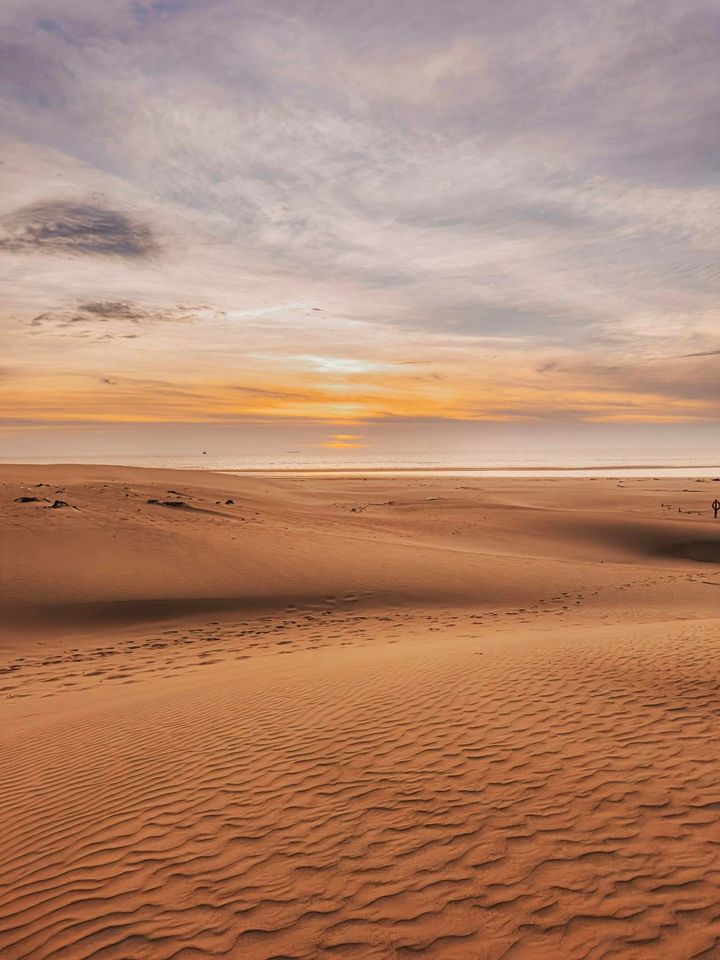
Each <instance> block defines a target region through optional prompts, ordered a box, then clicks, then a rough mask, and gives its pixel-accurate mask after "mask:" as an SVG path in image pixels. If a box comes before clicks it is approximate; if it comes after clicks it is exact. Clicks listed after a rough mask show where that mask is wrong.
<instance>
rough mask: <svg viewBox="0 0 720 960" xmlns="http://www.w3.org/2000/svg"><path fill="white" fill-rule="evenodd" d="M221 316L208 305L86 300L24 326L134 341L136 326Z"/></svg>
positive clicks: (81, 336)
mask: <svg viewBox="0 0 720 960" xmlns="http://www.w3.org/2000/svg"><path fill="white" fill-rule="evenodd" d="M220 316H223V311H219V310H214V309H213V308H211V307H209V306H208V305H207V304H201V305H196V306H190V305H187V304H172V305H169V306H166V307H157V306H149V305H144V304H142V303H135V302H134V301H131V300H87V301H81V302H80V303H78V304H77V305H75V306H71V307H59V308H57V309H54V310H46V311H45V312H44V313H39V314H37V316H35V317H33V318H32V319H31V320H28V321H27V325H28V326H29V327H33V328H35V332H36V333H38V334H42V333H43V332H44V333H46V334H48V333H49V334H52V335H54V336H71V337H79V338H90V339H91V340H115V339H117V340H135V339H137V338H138V337H139V336H140V334H139V333H138V332H137V330H136V329H135V328H137V327H142V326H152V325H157V324H164V323H182V324H185V323H193V322H197V321H200V320H203V319H210V320H214V319H217V318H218V317H220ZM99 324H102V326H99ZM129 325H130V330H128V326H129Z"/></svg>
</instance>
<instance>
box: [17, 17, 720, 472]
mask: <svg viewBox="0 0 720 960" xmlns="http://www.w3.org/2000/svg"><path fill="white" fill-rule="evenodd" d="M611 8H612V11H613V12H612V13H608V15H607V16H605V17H600V16H599V15H598V18H597V20H594V19H593V16H594V15H593V16H589V15H588V16H586V14H588V11H590V10H591V9H595V8H594V7H592V8H591V5H588V4H585V3H580V4H577V5H574V6H573V7H572V9H568V8H567V7H563V8H562V9H561V8H560V7H557V8H556V6H555V5H552V4H550V5H545V4H535V3H531V2H529V0H527V2H526V0H523V2H522V3H521V4H519V5H518V4H515V5H512V10H510V9H508V11H507V12H503V11H501V10H500V9H499V8H497V7H496V6H495V5H489V4H484V3H479V4H478V3H466V2H460V0H458V2H453V3H451V4H450V5H449V6H448V7H447V9H445V8H443V11H442V12H441V11H440V10H439V8H438V7H436V6H434V5H428V4H425V3H420V4H419V5H417V6H416V7H413V14H414V16H412V17H409V16H406V15H405V14H404V4H397V5H387V6H386V7H385V8H384V9H383V10H382V11H380V12H379V13H378V12H377V11H375V12H374V13H372V14H371V12H370V9H369V7H368V8H367V9H366V7H365V5H358V4H352V3H347V4H346V3H339V4H334V5H333V6H332V10H330V8H328V7H326V6H323V5H316V4H312V3H309V4H306V5H300V6H299V7H294V6H293V7H291V6H289V5H285V4H274V3H271V4H268V5H264V6H263V7H262V9H261V10H258V9H256V8H255V7H252V8H251V7H250V6H248V5H246V4H243V3H241V4H234V3H228V2H227V0H208V2H203V3H199V2H195V0H177V2H173V3H172V4H165V3H156V2H150V0H148V2H145V3H131V2H129V0H128V2H125V0H118V2H113V3H110V4H98V5H91V4H84V3H80V2H79V0H62V2H60V3H53V4H49V3H47V2H45V0H32V2H30V3H16V2H11V3H9V4H4V5H3V11H2V13H1V14H0V17H1V18H2V19H1V20H0V25H1V26H2V29H3V35H4V36H5V37H6V38H7V39H8V41H9V42H11V43H12V44H13V45H14V47H13V49H15V50H21V51H23V54H22V56H21V55H20V54H18V55H17V56H11V57H7V58H6V59H5V64H4V70H5V72H6V73H7V79H8V80H9V83H8V85H7V86H6V88H5V93H4V94H3V99H2V101H1V105H2V111H3V115H4V131H5V133H4V138H3V141H2V159H3V167H2V170H3V176H2V188H1V190H2V193H1V195H0V259H1V260H2V263H3V266H4V272H3V274H4V277H5V283H4V291H3V292H4V296H3V300H2V305H1V306H0V311H1V312H0V325H1V328H2V366H1V368H0V406H1V420H0V436H2V440H3V446H4V448H5V449H6V450H7V451H8V452H9V453H12V451H13V450H15V449H18V450H22V451H24V452H26V453H32V452H33V451H35V449H36V448H37V450H38V451H40V450H41V449H42V447H43V444H45V443H47V442H53V440H52V438H53V437H57V436H59V435H58V434H57V431H58V429H61V428H62V429H65V428H72V429H73V430H74V431H76V432H75V434H74V436H75V437H80V436H82V435H83V434H82V428H83V425H87V426H88V428H89V427H91V426H93V425H98V424H104V425H106V426H107V429H108V431H109V433H108V437H110V436H111V435H117V436H118V437H119V436H120V434H119V433H118V432H117V429H118V427H120V426H123V425H125V426H132V425H133V424H146V425H150V426H153V425H154V426H153V429H152V430H151V429H150V426H148V430H147V431H146V433H145V434H144V436H145V437H146V439H145V440H143V443H142V447H143V450H138V452H143V451H144V450H146V449H152V448H153V446H154V444H155V443H156V442H163V438H165V437H167V436H168V435H169V434H168V433H167V430H168V428H169V427H172V429H173V431H174V433H173V436H174V437H175V438H176V440H177V444H178V445H179V446H178V449H181V448H182V449H184V446H183V440H182V436H183V434H182V430H181V429H180V428H181V427H182V425H184V424H185V425H186V424H208V425H224V426H225V427H227V429H228V430H230V429H231V428H232V427H234V428H237V430H238V431H239V432H238V433H237V434H235V435H231V434H230V433H228V438H229V439H228V442H235V441H234V440H233V439H232V438H233V436H234V437H235V438H236V439H237V438H242V437H243V436H245V433H244V432H243V431H244V428H245V427H246V426H247V425H249V424H252V423H254V422H258V421H262V422H263V423H265V424H266V430H267V431H268V432H269V434H268V435H272V431H273V430H276V435H277V446H278V449H281V448H283V447H284V446H285V445H286V444H287V440H288V436H289V433H290V432H291V426H292V424H296V425H297V428H298V435H297V436H298V440H297V442H298V444H301V445H302V444H307V445H309V446H310V447H311V446H316V445H317V444H318V443H320V444H321V445H322V446H324V447H326V448H328V449H339V450H342V449H353V448H357V449H365V448H367V447H370V448H373V447H374V446H375V444H376V440H374V439H373V433H372V431H370V432H368V431H367V430H364V431H363V430H360V429H358V436H352V437H342V436H330V435H329V434H327V433H326V437H329V439H325V440H318V436H321V435H322V434H318V433H317V432H314V433H313V432H312V431H313V429H314V428H313V425H323V424H326V425H327V424H330V425H332V424H338V425H340V426H342V425H351V426H355V427H361V426H363V425H368V424H371V425H372V424H375V425H377V424H379V423H388V424H390V423H395V424H398V425H399V424H401V423H403V422H405V421H411V422H412V423H413V424H414V425H417V424H418V423H422V422H424V423H425V424H426V437H427V442H428V445H429V447H433V445H435V444H436V443H437V442H438V438H439V437H440V436H441V434H442V433H443V427H442V424H443V423H475V424H484V423H494V424H508V429H511V427H512V425H513V424H527V423H538V424H551V425H552V424H555V425H557V424H559V425H562V424H586V425H587V427H588V429H589V430H592V428H593V425H594V424H618V425H635V426H636V427H638V429H639V427H640V426H641V425H643V424H650V425H666V426H667V428H668V430H670V431H671V430H672V429H673V425H678V424H686V425H688V426H689V427H690V428H692V429H695V428H697V429H699V430H704V429H705V428H706V427H707V425H709V424H713V423H714V422H716V421H717V418H718V414H719V413H720V389H719V387H718V384H719V383H720V377H718V360H719V358H720V308H719V307H718V304H719V303H720V299H718V280H719V278H720V274H718V271H717V262H718V240H717V237H718V231H717V227H718V219H719V217H718V212H719V210H720V190H719V189H718V186H717V182H716V181H717V177H716V164H715V162H714V159H713V150H712V149H711V143H710V141H709V140H708V136H709V135H708V134H706V131H707V129H710V128H711V124H709V120H708V118H709V117H711V115H712V113H713V110H714V109H715V108H714V104H715V102H716V93H717V84H716V83H715V80H716V79H717V66H716V58H714V57H712V58H711V57H710V51H709V50H707V51H706V52H707V53H708V57H706V58H703V50H705V46H704V44H706V43H709V42H710V41H709V40H707V41H706V40H705V38H706V37H709V36H711V35H712V30H708V29H707V25H706V24H704V21H703V18H702V17H700V16H695V15H694V13H695V12H696V11H697V9H698V5H697V4H695V3H685V2H681V3H677V4H673V5H672V6H667V5H664V4H663V11H664V18H665V19H664V23H665V27H666V29H665V31H664V33H663V34H662V37H661V38H660V39H658V36H657V35H656V34H655V32H654V30H653V27H652V22H651V19H650V18H643V17H642V16H641V11H640V10H636V8H635V7H634V6H632V5H625V4H615V5H611ZM541 11H542V13H541ZM708 18H709V19H710V20H712V19H716V18H713V17H711V16H710V13H709V11H708ZM200 50H202V55H200V53H199V51H200ZM649 50H652V58H651V59H650V60H649V59H648V57H647V56H646V52H647V51H649ZM690 50H694V53H693V54H692V56H691V55H690V53H689V51H690ZM679 62H680V63H681V64H682V68H680V67H679V66H678V63H679ZM39 63H42V69H41V70H38V69H36V65H37V64H39ZM649 63H651V64H652V67H650V66H648V64H649ZM667 64H672V68H670V67H667V68H666V65H667ZM713 64H715V65H714V66H713ZM329 76H332V77H333V78H334V80H333V82H332V83H330V84H329V83H328V82H327V78H328V77H329ZM20 91H22V93H21V92H20ZM508 118H512V119H511V120H510V119H508ZM307 430H310V433H307ZM113 431H115V433H113ZM153 431H154V432H153ZM303 431H305V432H303ZM306 433H307V436H306ZM84 436H85V437H86V439H87V444H85V446H88V444H89V445H90V446H89V447H88V449H90V448H91V447H92V443H91V437H92V434H90V433H86V434H84ZM184 436H185V437H186V441H187V445H188V448H189V446H191V445H193V444H195V443H196V440H195V435H194V434H193V439H192V440H191V439H190V434H189V433H186V434H185V435H184ZM403 436H404V434H403V432H402V430H401V429H400V427H399V426H398V431H397V437H398V441H397V442H402V437H403ZM671 436H675V435H674V434H672V433H668V437H671ZM153 437H154V438H155V439H153ZM119 442H120V441H119V440H118V443H119ZM391 448H392V444H391V445H390V446H389V447H388V449H391Z"/></svg>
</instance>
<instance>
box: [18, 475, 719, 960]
mask: <svg viewBox="0 0 720 960" xmlns="http://www.w3.org/2000/svg"><path fill="white" fill-rule="evenodd" d="M40 483H42V484H46V486H44V487H38V486H36V484H40ZM719 488H720V484H717V483H713V482H712V481H703V482H695V481H652V480H647V481H632V482H631V481H624V482H622V483H621V484H619V485H618V484H617V483H616V482H615V481H600V480H598V481H588V480H562V481H533V480H531V479H519V480H476V479H473V480H467V479H461V480H458V479H453V478H443V479H441V480H433V479H420V478H407V477H403V478H396V479H392V480H388V479H379V478H375V479H372V478H368V479H366V480H348V479H340V478H332V479H330V478H324V479H323V478H319V479H317V478H316V479H310V478H305V479H303V478H292V479H271V480H267V479H259V478H247V477H223V476H213V475H204V474H193V473H187V474H177V473H173V474H169V473H165V472H162V471H139V470H129V469H128V470H124V469H118V468H71V467H32V468H30V467H13V468H0V510H1V511H2V518H3V545H2V550H0V560H1V562H2V570H1V571H0V572H1V578H0V583H1V590H2V593H1V594H0V603H1V604H2V613H3V616H4V623H5V629H4V632H3V639H2V650H3V651H4V652H3V653H2V665H1V669H2V670H3V673H2V675H1V676H0V688H1V690H0V693H1V694H2V696H3V698H4V699H3V700H2V720H3V723H2V740H3V743H2V749H3V761H4V762H3V765H2V771H1V772H0V833H1V834H2V836H3V839H4V841H5V842H4V844H3V845H2V849H1V850H0V916H1V917H2V922H0V956H2V957H3V958H5V957H8V958H10V960H16V958H17V960H19V958H32V960H35V958H48V960H49V958H52V960H55V958H71V960H75V958H78V960H79V958H90V957H92V958H112V960H120V958H133V960H134V958H153V960H155V958H158V960H161V958H162V960H169V958H173V960H185V958H188V960H189V958H198V960H199V958H206V957H229V958H243V960H244V958H250V960H254V958H262V960H270V958H289V957H292V958H314V957H338V958H342V957H349V958H355V957H359V958H364V957H369V958H391V957H414V956H417V957H437V958H443V960H444V958H449V960H452V958H482V960H499V958H507V960H511V958H513V960H516V958H521V960H530V958H539V960H546V958H547V960H550V958H552V960H555V958H564V957H567V958H580V957H587V958H619V957H623V958H625V957H627V958H633V960H651V958H652V960H655V958H668V960H683V958H699V957H703V958H713V957H720V749H719V748H718V740H719V738H720V719H719V714H718V707H720V692H719V688H718V680H717V677H718V667H719V666H720V630H719V629H718V627H719V624H720V520H719V521H717V524H714V523H713V521H712V520H711V519H709V517H708V512H707V507H708V505H709V502H710V500H712V498H713V496H714V495H715V491H716V490H718V489H719ZM57 491H62V492H61V493H58V492H57ZM167 491H174V492H173V493H168V492H167ZM21 496H39V497H43V498H46V499H45V500H43V501H40V502H29V503H16V502H15V500H16V498H18V497H21ZM58 498H62V499H63V500H65V501H66V502H67V503H68V504H69V506H67V507H59V508H57V509H51V508H50V503H51V502H53V501H54V500H55V499H58ZM149 499H156V500H173V501H178V500H182V501H183V503H184V504H185V506H184V507H180V506H163V505H162V504H149V503H147V500H149ZM227 499H232V500H233V501H234V503H233V504H226V503H225V501H226V500H227ZM663 504H665V506H663ZM74 507H77V508H78V509H74ZM678 508H679V509H680V511H681V512H679V511H678ZM697 511H704V513H698V512H697ZM693 558H694V559H693ZM698 558H700V559H702V560H704V562H700V560H699V559H698Z"/></svg>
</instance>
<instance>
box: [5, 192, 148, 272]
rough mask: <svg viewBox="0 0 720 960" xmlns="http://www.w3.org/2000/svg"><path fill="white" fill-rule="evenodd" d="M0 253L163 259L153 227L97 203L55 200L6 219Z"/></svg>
mask: <svg viewBox="0 0 720 960" xmlns="http://www.w3.org/2000/svg"><path fill="white" fill-rule="evenodd" d="M3 227H4V232H5V235H4V236H2V235H0V249H4V250H9V251H11V252H13V253H23V252H25V251H27V252H39V253H51V254H66V255H74V256H92V257H123V258H127V259H144V258H147V257H152V256H154V255H155V254H157V252H158V250H159V245H158V242H157V240H156V238H155V236H154V233H153V231H152V229H151V228H150V227H149V226H148V224H145V223H142V222H140V221H138V220H136V219H134V218H133V217H131V216H129V215H128V214H126V213H123V212H121V211H119V210H113V209H111V208H109V207H102V206H97V205H95V204H93V203H73V202H70V201H65V200H55V201H46V202H40V203H35V204H33V205H31V206H29V207H24V208H22V209H21V210H18V211H17V212H15V213H13V214H10V215H9V216H6V217H5V218H4V221H3Z"/></svg>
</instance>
